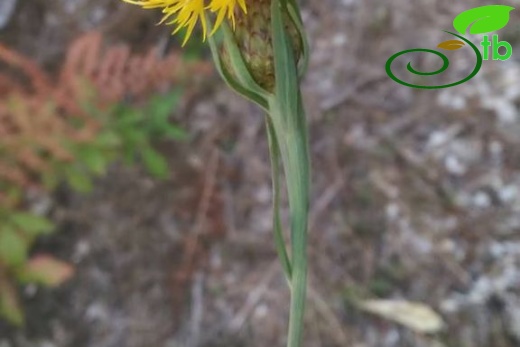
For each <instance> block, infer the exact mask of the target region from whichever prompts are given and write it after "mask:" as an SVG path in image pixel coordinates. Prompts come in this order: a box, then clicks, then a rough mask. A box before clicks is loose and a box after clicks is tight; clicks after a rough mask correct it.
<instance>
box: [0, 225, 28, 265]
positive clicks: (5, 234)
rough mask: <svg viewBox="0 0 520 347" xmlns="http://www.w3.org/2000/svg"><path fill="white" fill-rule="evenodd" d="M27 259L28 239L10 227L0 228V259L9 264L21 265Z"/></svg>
mask: <svg viewBox="0 0 520 347" xmlns="http://www.w3.org/2000/svg"><path fill="white" fill-rule="evenodd" d="M26 259H27V243H26V241H25V240H24V239H23V238H22V237H21V236H20V235H19V234H18V233H17V232H16V231H15V230H14V229H12V228H10V227H7V226H4V227H3V228H2V229H0V261H1V262H3V263H5V264H7V265H9V266H20V265H22V264H23V263H24V262H25V260H26Z"/></svg>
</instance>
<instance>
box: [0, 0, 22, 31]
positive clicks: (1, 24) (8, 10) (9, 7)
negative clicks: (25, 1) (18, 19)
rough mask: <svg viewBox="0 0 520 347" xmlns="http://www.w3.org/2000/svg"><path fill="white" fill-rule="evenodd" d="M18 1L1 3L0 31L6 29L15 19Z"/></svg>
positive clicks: (5, 0) (3, 0) (9, 0)
mask: <svg viewBox="0 0 520 347" xmlns="http://www.w3.org/2000/svg"><path fill="white" fill-rule="evenodd" d="M17 1H18V0H2V1H0V30H1V29H3V28H5V27H6V26H7V24H9V21H10V20H11V18H12V17H13V14H14V9H15V8H16V3H17Z"/></svg>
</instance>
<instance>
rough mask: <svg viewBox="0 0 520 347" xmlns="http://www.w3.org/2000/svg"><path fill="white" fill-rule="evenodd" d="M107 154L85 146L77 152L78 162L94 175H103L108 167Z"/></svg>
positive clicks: (98, 149)
mask: <svg viewBox="0 0 520 347" xmlns="http://www.w3.org/2000/svg"><path fill="white" fill-rule="evenodd" d="M108 155H109V153H108V152H106V151H104V150H102V149H100V148H96V147H94V146H86V147H84V148H82V149H81V150H80V151H79V160H81V161H82V162H83V163H85V165H86V166H87V168H88V169H89V170H90V171H91V172H93V173H95V174H96V175H103V174H105V172H106V167H107V165H108V159H110V158H109V157H108Z"/></svg>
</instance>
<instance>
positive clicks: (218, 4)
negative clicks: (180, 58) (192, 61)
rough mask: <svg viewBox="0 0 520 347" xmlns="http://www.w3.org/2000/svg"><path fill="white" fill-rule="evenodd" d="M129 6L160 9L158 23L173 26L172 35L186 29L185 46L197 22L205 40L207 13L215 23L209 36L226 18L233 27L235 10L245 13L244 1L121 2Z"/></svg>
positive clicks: (177, 0) (168, 0) (149, 0)
mask: <svg viewBox="0 0 520 347" xmlns="http://www.w3.org/2000/svg"><path fill="white" fill-rule="evenodd" d="M123 1H125V2H128V3H130V4H134V5H139V6H141V7H142V8H146V9H151V8H162V12H163V13H164V16H163V18H162V20H161V22H160V23H165V24H171V25H175V29H174V31H173V33H174V34H175V33H177V32H178V31H179V30H181V29H183V28H186V37H185V38H184V42H183V45H184V44H186V42H187V41H188V39H189V38H190V36H191V34H192V33H193V29H194V28H195V25H196V24H197V22H199V21H200V23H201V25H202V34H203V39H204V40H206V36H207V33H208V22H207V16H206V14H207V11H209V12H211V13H213V14H214V15H215V16H216V18H215V23H214V24H213V30H212V31H211V33H210V35H211V34H213V33H214V32H215V31H216V30H217V29H218V28H219V26H220V25H221V24H222V21H223V20H224V19H225V18H227V19H228V20H229V21H230V22H231V23H232V25H233V26H234V25H235V10H237V9H240V10H242V11H243V12H244V13H246V12H247V9H246V3H245V1H246V0H123Z"/></svg>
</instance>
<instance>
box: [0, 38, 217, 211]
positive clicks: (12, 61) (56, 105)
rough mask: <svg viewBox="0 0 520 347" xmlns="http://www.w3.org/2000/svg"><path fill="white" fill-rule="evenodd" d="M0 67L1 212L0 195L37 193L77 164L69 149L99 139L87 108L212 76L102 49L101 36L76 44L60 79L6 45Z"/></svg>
mask: <svg viewBox="0 0 520 347" xmlns="http://www.w3.org/2000/svg"><path fill="white" fill-rule="evenodd" d="M0 63H2V64H3V65H7V66H8V67H9V70H7V71H4V73H2V72H0V206H1V205H3V204H5V203H7V202H8V201H7V197H6V194H5V193H4V192H2V190H4V189H6V187H7V186H12V185H15V186H17V187H20V188H26V187H28V186H37V185H38V183H39V182H38V177H39V175H40V174H42V173H44V172H45V171H46V170H49V169H51V168H50V165H49V163H51V162H67V161H71V160H73V159H74V157H73V153H70V152H69V151H67V150H66V149H65V147H64V146H63V144H64V143H65V142H67V141H68V142H70V141H75V142H82V141H91V140H92V139H93V138H94V137H95V136H96V134H97V132H98V131H99V129H100V127H101V126H102V124H101V123H100V120H99V119H98V118H99V117H96V116H95V115H93V114H89V111H87V110H86V108H85V107H84V105H85V103H88V105H89V106H90V108H92V106H94V107H93V108H92V109H95V110H103V109H104V108H105V107H106V106H107V105H111V104H114V103H117V102H121V101H123V100H135V101H138V100H141V99H143V98H145V97H147V96H148V95H150V94H153V93H157V92H160V91H167V90H168V89H170V88H171V87H172V85H173V84H175V83H176V82H177V81H178V80H179V79H180V78H182V76H183V74H184V76H192V75H196V74H199V75H200V74H208V73H209V72H210V71H211V69H210V67H209V65H208V64H207V63H200V62H199V63H192V64H188V63H186V62H183V61H182V59H181V56H180V55H179V54H178V53H177V52H172V53H170V54H168V55H166V56H163V57H161V56H160V55H159V54H158V52H157V50H155V49H152V50H150V51H149V52H148V53H146V54H133V53H132V52H131V51H130V48H129V47H128V46H126V45H118V46H114V47H107V48H104V47H103V38H102V35H101V34H100V33H97V32H94V33H88V34H85V35H84V36H82V37H80V38H78V39H77V40H76V41H74V42H72V44H71V45H70V47H69V49H68V51H67V53H66V57H65V60H64V63H63V65H62V68H61V71H60V72H59V74H58V76H57V77H55V78H53V77H52V76H50V75H49V74H48V73H46V72H45V71H44V70H43V69H42V68H41V67H40V66H39V65H38V64H37V63H36V62H35V61H33V60H32V59H29V58H27V57H24V56H23V55H21V54H19V53H17V52H16V51H14V50H12V49H9V48H8V47H5V46H3V45H2V44H0ZM13 76H16V77H13ZM90 112H91V111H90ZM72 120H74V122H72ZM78 123H79V124H81V125H80V126H78V125H77V124H78Z"/></svg>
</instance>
